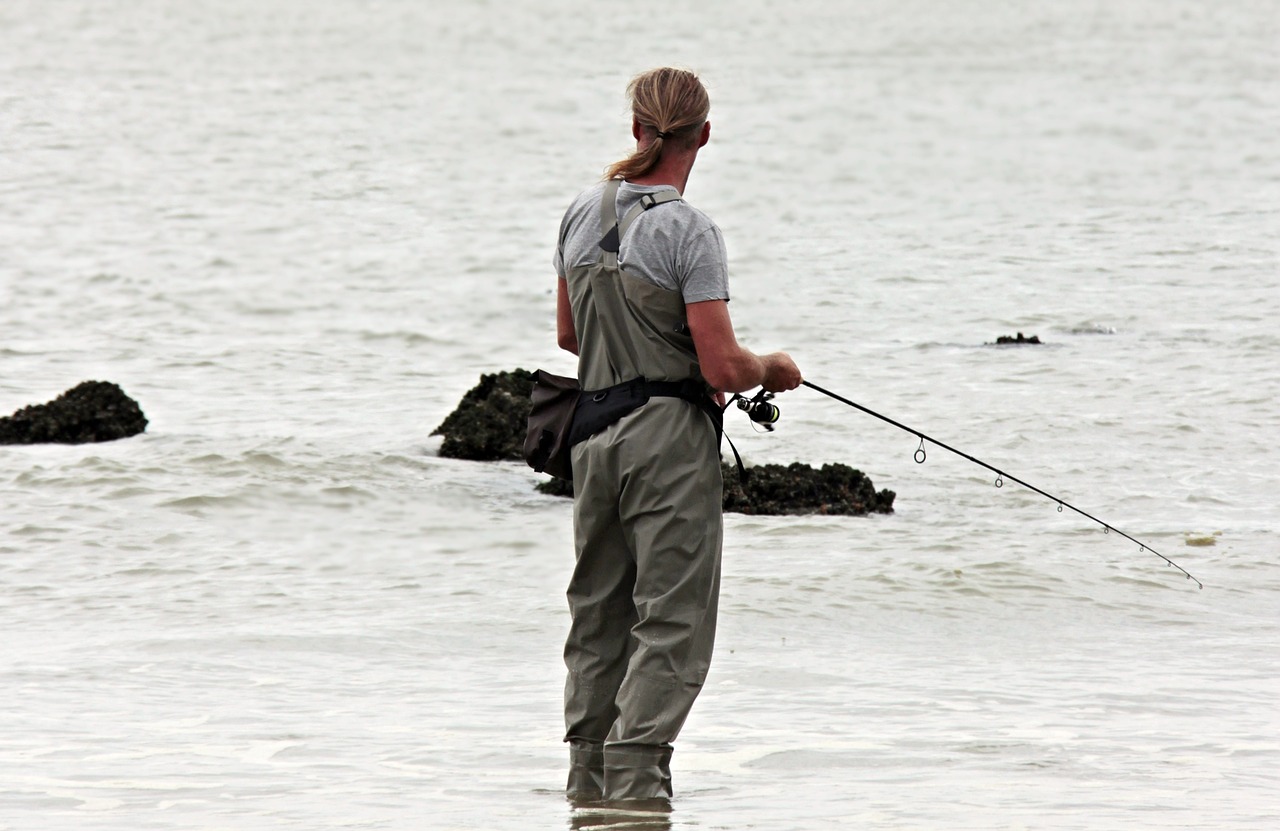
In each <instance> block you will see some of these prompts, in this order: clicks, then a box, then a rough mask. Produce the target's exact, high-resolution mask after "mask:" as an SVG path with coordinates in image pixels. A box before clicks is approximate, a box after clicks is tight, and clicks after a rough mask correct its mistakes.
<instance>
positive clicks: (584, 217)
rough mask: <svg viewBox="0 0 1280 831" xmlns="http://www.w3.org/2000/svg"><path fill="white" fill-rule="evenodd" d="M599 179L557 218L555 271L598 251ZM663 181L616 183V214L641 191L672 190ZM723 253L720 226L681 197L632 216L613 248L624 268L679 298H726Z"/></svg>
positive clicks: (562, 274)
mask: <svg viewBox="0 0 1280 831" xmlns="http://www.w3.org/2000/svg"><path fill="white" fill-rule="evenodd" d="M604 185H605V183H604V182H601V183H599V184H597V185H595V186H594V187H590V188H588V189H587V190H585V191H583V192H582V193H580V194H578V198H577V199H575V200H573V204H572V205H570V206H569V210H567V211H565V215H564V219H563V220H562V221H561V222H560V244H559V245H557V246H556V255H555V259H554V260H553V261H552V262H553V264H554V265H555V269H556V275H557V276H559V277H566V276H568V274H569V271H570V269H572V268H576V267H577V266H581V265H589V264H591V263H594V262H595V261H596V260H597V259H599V257H600V238H601V236H603V234H601V232H600V199H601V198H602V196H603V194H604ZM672 189H673V188H671V187H670V186H668V185H633V184H630V183H628V182H623V183H622V187H620V188H619V189H618V217H619V219H621V217H623V216H626V213H627V211H629V210H630V209H631V206H632V205H635V204H636V203H637V202H639V201H640V197H641V196H644V195H645V194H646V193H658V192H659V191H663V190H672ZM728 261H729V258H728V255H727V254H726V252H725V247H724V237H722V236H721V235H720V229H719V228H717V227H716V224H715V223H714V222H712V221H711V219H710V218H709V217H708V216H707V215H706V214H704V213H703V212H702V211H700V210H698V209H697V208H695V207H693V206H692V205H690V204H689V203H688V202H685V201H684V200H680V201H677V202H666V203H664V204H661V205H657V206H655V207H653V208H650V209H649V210H647V211H645V212H644V213H642V214H640V216H639V217H637V218H636V220H635V222H633V223H632V224H631V227H630V228H629V229H628V230H627V236H626V238H625V239H623V240H622V246H621V248H620V249H619V251H618V263H619V264H620V265H621V266H622V267H623V268H624V269H625V270H626V272H627V273H628V274H632V275H635V276H637V277H640V278H642V279H645V280H648V281H649V282H651V283H653V284H654V285H657V286H660V287H661V288H664V289H667V290H669V291H678V292H680V293H681V295H683V297H684V302H686V303H698V302H701V301H703V300H728V299H729V264H728Z"/></svg>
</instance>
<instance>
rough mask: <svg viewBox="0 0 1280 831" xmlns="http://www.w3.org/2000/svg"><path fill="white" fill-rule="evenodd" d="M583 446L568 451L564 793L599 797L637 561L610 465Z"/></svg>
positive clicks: (631, 620)
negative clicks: (570, 557)
mask: <svg viewBox="0 0 1280 831" xmlns="http://www.w3.org/2000/svg"><path fill="white" fill-rule="evenodd" d="M586 446H587V443H583V444H580V445H578V446H577V447H574V448H573V450H572V453H573V466H574V483H573V484H574V491H575V496H574V540H575V546H574V547H575V549H576V557H577V564H576V566H575V568H574V572H573V577H572V579H571V580H570V581H569V589H568V591H567V593H566V594H567V597H568V601H569V611H570V613H571V615H572V623H571V624H570V628H569V635H568V638H567V639H566V641H565V647H564V661H565V665H566V667H567V668H568V671H569V672H568V677H567V679H566V681H565V690H564V718H565V741H567V742H568V743H569V781H568V785H567V787H566V791H567V792H568V793H569V794H570V795H576V796H580V797H588V798H590V797H597V798H598V797H600V796H602V795H603V792H604V741H605V739H606V738H607V737H608V735H609V730H610V729H612V727H613V722H614V721H615V720H616V719H617V717H618V706H617V703H616V699H617V696H618V688H619V687H620V686H621V685H622V678H623V675H624V674H625V673H626V670H627V660H628V658H630V657H631V650H632V644H631V627H632V626H633V625H634V624H635V622H636V613H635V606H634V604H633V603H632V600H631V592H632V589H633V588H634V586H635V561H634V558H633V557H632V556H631V550H630V548H629V547H628V545H627V541H626V537H625V535H624V534H623V530H622V524H621V522H620V520H619V519H618V515H617V508H616V499H617V496H616V494H617V490H618V486H617V477H616V475H615V474H614V473H612V468H613V466H610V465H608V464H607V460H605V459H598V458H597V459H595V460H593V461H592V462H591V463H588V459H587V455H586V451H585V448H586Z"/></svg>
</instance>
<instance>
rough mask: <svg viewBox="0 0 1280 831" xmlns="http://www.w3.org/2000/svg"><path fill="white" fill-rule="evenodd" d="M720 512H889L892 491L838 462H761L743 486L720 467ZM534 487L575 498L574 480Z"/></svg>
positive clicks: (734, 474)
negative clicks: (721, 477) (772, 463)
mask: <svg viewBox="0 0 1280 831" xmlns="http://www.w3.org/2000/svg"><path fill="white" fill-rule="evenodd" d="M722 472H723V474H724V503H723V504H724V510H725V511H726V512H728V513H738V514H771V515H798V514H828V515H838V516H865V515H867V514H891V513H893V500H894V497H895V496H896V494H895V493H894V492H893V491H891V490H881V491H877V490H876V489H875V487H874V486H873V485H872V484H871V480H870V479H869V478H867V476H866V475H865V474H863V473H862V471H860V470H855V469H854V468H851V467H849V466H848V465H843V464H839V463H835V464H825V465H823V466H822V467H821V468H817V469H814V468H813V467H812V466H810V465H806V464H801V463H800V462H794V463H792V464H790V465H759V466H757V467H753V468H750V469H748V471H747V473H748V477H747V482H746V483H745V484H743V483H742V482H741V480H740V478H739V476H738V469H737V468H736V467H734V466H733V465H722ZM537 490H538V491H540V492H542V493H545V494H550V495H552V496H568V497H572V496H573V483H571V482H566V481H565V480H563V479H550V480H548V481H546V482H543V483H541V484H539V485H537Z"/></svg>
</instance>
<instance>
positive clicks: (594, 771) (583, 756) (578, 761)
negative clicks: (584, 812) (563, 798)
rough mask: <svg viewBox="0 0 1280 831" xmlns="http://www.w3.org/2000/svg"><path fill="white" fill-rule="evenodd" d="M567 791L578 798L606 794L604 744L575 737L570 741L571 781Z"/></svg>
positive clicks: (597, 797)
mask: <svg viewBox="0 0 1280 831" xmlns="http://www.w3.org/2000/svg"><path fill="white" fill-rule="evenodd" d="M565 793H566V794H568V795H569V796H571V797H575V798H577V799H586V800H594V799H600V798H602V797H603V796H604V744H603V743H601V742H588V741H583V740H582V739H573V740H571V741H570V742H569V782H568V784H567V785H565Z"/></svg>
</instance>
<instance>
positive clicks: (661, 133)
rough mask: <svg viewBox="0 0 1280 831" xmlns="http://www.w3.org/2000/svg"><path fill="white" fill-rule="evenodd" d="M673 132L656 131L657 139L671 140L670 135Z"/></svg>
mask: <svg viewBox="0 0 1280 831" xmlns="http://www.w3.org/2000/svg"><path fill="white" fill-rule="evenodd" d="M674 132H675V131H674V130H659V131H658V138H660V139H669V138H671V134H672V133H674Z"/></svg>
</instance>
